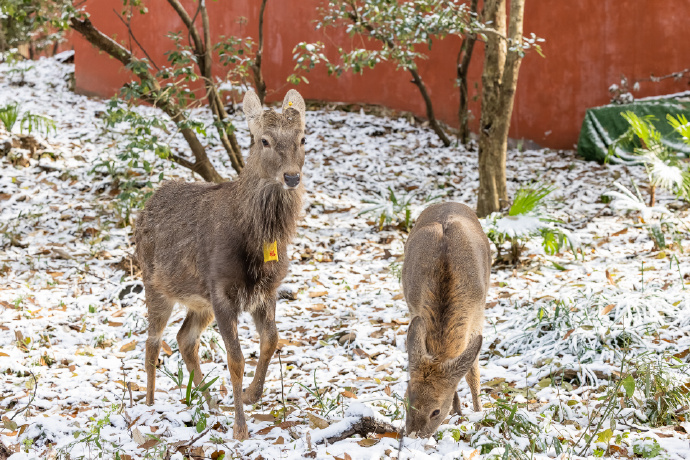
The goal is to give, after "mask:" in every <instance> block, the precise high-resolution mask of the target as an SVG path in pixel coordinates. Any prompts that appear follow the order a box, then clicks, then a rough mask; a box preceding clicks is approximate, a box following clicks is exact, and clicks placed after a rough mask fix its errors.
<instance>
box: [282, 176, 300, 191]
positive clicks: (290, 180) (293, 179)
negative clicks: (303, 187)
mask: <svg viewBox="0 0 690 460" xmlns="http://www.w3.org/2000/svg"><path fill="white" fill-rule="evenodd" d="M283 179H284V180H285V185H286V186H287V188H295V187H297V186H298V185H299V179H300V177H299V174H294V175H292V174H287V173H286V174H283Z"/></svg>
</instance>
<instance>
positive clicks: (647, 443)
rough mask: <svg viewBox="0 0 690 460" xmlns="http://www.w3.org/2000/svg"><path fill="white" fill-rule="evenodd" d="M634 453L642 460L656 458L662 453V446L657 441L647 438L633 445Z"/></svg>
mask: <svg viewBox="0 0 690 460" xmlns="http://www.w3.org/2000/svg"><path fill="white" fill-rule="evenodd" d="M633 452H634V453H635V455H639V456H640V457H642V458H654V457H656V456H658V455H659V454H660V453H661V446H660V445H659V443H658V442H657V440H656V439H654V438H650V437H646V438H643V439H642V440H640V441H639V442H636V443H634V444H633Z"/></svg>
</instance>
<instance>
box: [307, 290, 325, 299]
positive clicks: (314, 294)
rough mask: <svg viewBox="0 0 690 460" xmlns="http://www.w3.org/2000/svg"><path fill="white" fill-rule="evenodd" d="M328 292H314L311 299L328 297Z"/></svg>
mask: <svg viewBox="0 0 690 460" xmlns="http://www.w3.org/2000/svg"><path fill="white" fill-rule="evenodd" d="M327 294H328V292H327V291H313V292H310V293H309V297H311V298H314V297H323V296H325V295H327Z"/></svg>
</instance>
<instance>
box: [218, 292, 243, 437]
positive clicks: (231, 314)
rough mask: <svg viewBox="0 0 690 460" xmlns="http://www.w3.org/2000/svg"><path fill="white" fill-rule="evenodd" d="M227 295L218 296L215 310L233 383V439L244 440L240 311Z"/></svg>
mask: <svg viewBox="0 0 690 460" xmlns="http://www.w3.org/2000/svg"><path fill="white" fill-rule="evenodd" d="M234 307H235V304H234V303H233V302H231V301H230V299H228V298H227V296H225V295H222V294H221V295H217V296H216V298H215V299H214V302H213V310H214V313H215V314H216V321H217V322H218V329H219V330H220V335H221V336H223V342H224V343H225V349H226V350H227V354H228V370H229V371H230V380H231V382H232V395H233V398H234V404H235V425H234V427H233V438H235V439H237V440H240V441H242V440H244V439H247V438H248V437H249V429H248V428H247V421H246V420H245V417H244V407H243V405H242V399H243V398H242V378H243V377H244V355H242V348H241V347H240V338H239V335H238V334H237V313H238V311H239V309H237V308H234Z"/></svg>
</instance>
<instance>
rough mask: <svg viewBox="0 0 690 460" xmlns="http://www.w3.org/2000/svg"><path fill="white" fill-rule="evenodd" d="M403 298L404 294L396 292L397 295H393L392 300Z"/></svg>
mask: <svg viewBox="0 0 690 460" xmlns="http://www.w3.org/2000/svg"><path fill="white" fill-rule="evenodd" d="M403 298H405V296H404V295H402V294H398V295H395V296H393V300H400V299H403Z"/></svg>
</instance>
